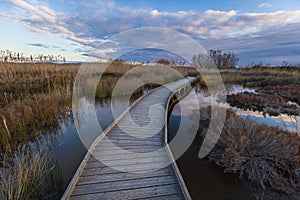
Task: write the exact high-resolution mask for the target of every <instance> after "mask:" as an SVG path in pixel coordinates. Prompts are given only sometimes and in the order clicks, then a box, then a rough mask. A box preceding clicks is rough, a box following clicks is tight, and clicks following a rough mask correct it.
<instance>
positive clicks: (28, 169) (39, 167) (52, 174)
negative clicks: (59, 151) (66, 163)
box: [0, 147, 61, 200]
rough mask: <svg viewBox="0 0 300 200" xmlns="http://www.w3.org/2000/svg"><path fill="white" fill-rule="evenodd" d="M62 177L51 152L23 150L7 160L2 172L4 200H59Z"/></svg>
mask: <svg viewBox="0 0 300 200" xmlns="http://www.w3.org/2000/svg"><path fill="white" fill-rule="evenodd" d="M60 177H61V176H60V173H59V170H58V168H57V164H56V162H55V160H54V159H53V158H52V154H51V152H48V150H47V148H45V147H44V148H43V150H37V151H34V152H32V150H29V149H26V150H25V149H22V150H20V151H18V152H15V154H14V157H12V158H4V159H3V167H2V168H1V170H0V199H3V200H20V199H58V198H59V195H60V192H61V185H60V184H59V181H58V180H59V179H60Z"/></svg>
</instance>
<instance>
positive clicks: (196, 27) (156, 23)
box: [6, 0, 300, 61]
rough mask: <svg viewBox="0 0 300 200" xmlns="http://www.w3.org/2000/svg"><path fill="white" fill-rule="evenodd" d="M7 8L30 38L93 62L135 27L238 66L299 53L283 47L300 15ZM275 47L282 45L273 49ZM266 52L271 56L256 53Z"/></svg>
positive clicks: (106, 5) (86, 6)
mask: <svg viewBox="0 0 300 200" xmlns="http://www.w3.org/2000/svg"><path fill="white" fill-rule="evenodd" d="M10 2H11V3H12V5H13V6H12V7H11V9H9V11H7V13H6V19H9V20H14V21H17V22H19V23H21V24H23V25H25V26H26V27H27V28H28V29H30V30H31V31H33V32H37V33H40V34H58V35H60V36H61V37H63V38H66V39H69V40H72V41H75V42H76V43H78V44H80V45H79V46H81V47H82V46H85V47H86V48H85V49H80V52H81V53H85V54H86V55H90V56H94V57H102V56H104V57H109V56H110V55H112V54H113V53H115V52H117V51H118V50H119V48H118V46H117V45H116V44H110V43H109V41H108V40H107V38H109V37H110V36H112V35H114V34H116V33H119V32H122V31H127V30H129V29H133V28H140V27H165V28H170V29H173V30H177V31H179V32H182V33H185V34H187V35H189V36H191V37H192V38H193V39H196V40H198V41H200V42H201V43H203V44H205V45H206V47H207V48H208V49H212V48H219V49H224V50H234V51H237V52H238V53H240V54H241V58H242V59H241V61H242V60H244V61H249V60H250V59H253V60H255V59H256V60H257V59H260V58H259V57H258V56H259V55H264V56H266V57H268V58H271V57H272V55H273V56H274V58H275V56H277V57H278V54H279V53H278V52H280V51H284V52H282V55H286V56H289V57H290V58H293V59H294V56H295V55H296V53H298V51H297V50H296V48H299V45H298V46H297V45H296V44H294V45H296V47H295V48H294V47H293V48H290V50H289V49H288V48H286V46H287V45H288V44H287V43H294V42H295V41H296V42H297V41H299V39H298V36H297V34H296V33H299V31H300V30H299V29H300V28H297V27H294V28H292V27H293V26H295V25H296V26H298V27H299V24H300V10H294V11H276V12H265V13H253V12H252V13H240V12H239V11H237V10H230V11H220V10H207V11H205V12H195V11H178V12H167V11H160V10H158V9H152V8H151V9H149V8H132V7H129V6H128V7H122V6H120V5H118V4H117V3H115V2H113V1H107V0H101V1H98V0H97V1H82V2H80V3H77V4H74V3H72V1H68V2H67V1H65V2H62V3H64V4H65V5H64V6H66V7H67V6H69V7H70V9H72V10H73V12H68V13H67V12H66V13H60V12H58V11H56V10H54V9H52V8H51V7H50V6H49V5H48V4H46V3H41V2H40V1H36V0H31V1H28V0H27V1H23V0H10ZM69 4H70V5H69ZM270 6H271V4H268V3H263V4H260V5H259V7H261V8H266V7H270ZM15 13H19V15H15ZM286 28H288V30H290V31H287V29H286ZM291 31H292V32H291ZM136 37H144V36H143V35H137V36H136ZM144 39H145V38H144ZM278 41H280V42H281V43H283V44H281V45H279V44H277V42H278ZM284 43H286V44H284ZM122 44H123V45H125V44H126V43H125V42H123V43H122ZM262 47H264V48H262ZM79 48H80V47H79ZM268 48H269V49H272V51H273V52H271V51H267V50H266V52H268V53H262V52H260V50H261V49H268ZM286 52H289V53H286ZM251 56H256V57H255V58H254V57H251ZM276 59H279V58H276ZM294 60H295V59H294Z"/></svg>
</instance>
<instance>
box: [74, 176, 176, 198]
mask: <svg viewBox="0 0 300 200" xmlns="http://www.w3.org/2000/svg"><path fill="white" fill-rule="evenodd" d="M174 183H178V182H177V179H176V177H175V176H164V177H150V178H145V179H137V180H135V181H131V180H129V181H128V180H122V181H116V182H106V183H96V184H90V185H77V186H76V187H75V189H74V191H73V193H72V195H83V194H90V193H98V192H99V193H103V192H112V191H120V190H129V189H136V188H145V187H152V186H162V185H169V184H174Z"/></svg>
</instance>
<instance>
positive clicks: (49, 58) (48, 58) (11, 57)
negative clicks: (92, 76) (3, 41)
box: [0, 50, 66, 63]
mask: <svg viewBox="0 0 300 200" xmlns="http://www.w3.org/2000/svg"><path fill="white" fill-rule="evenodd" d="M0 62H19V63H23V62H26V63H28V62H29V63H34V62H57V63H58V62H66V57H64V56H61V55H57V56H54V55H44V54H38V55H30V56H24V54H23V53H20V52H12V51H9V50H4V51H0Z"/></svg>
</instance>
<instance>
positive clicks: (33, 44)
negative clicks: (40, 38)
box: [28, 43, 49, 49]
mask: <svg viewBox="0 0 300 200" xmlns="http://www.w3.org/2000/svg"><path fill="white" fill-rule="evenodd" d="M28 45H30V46H35V47H43V48H46V49H48V48H49V46H48V45H45V44H40V43H29V44H28Z"/></svg>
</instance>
